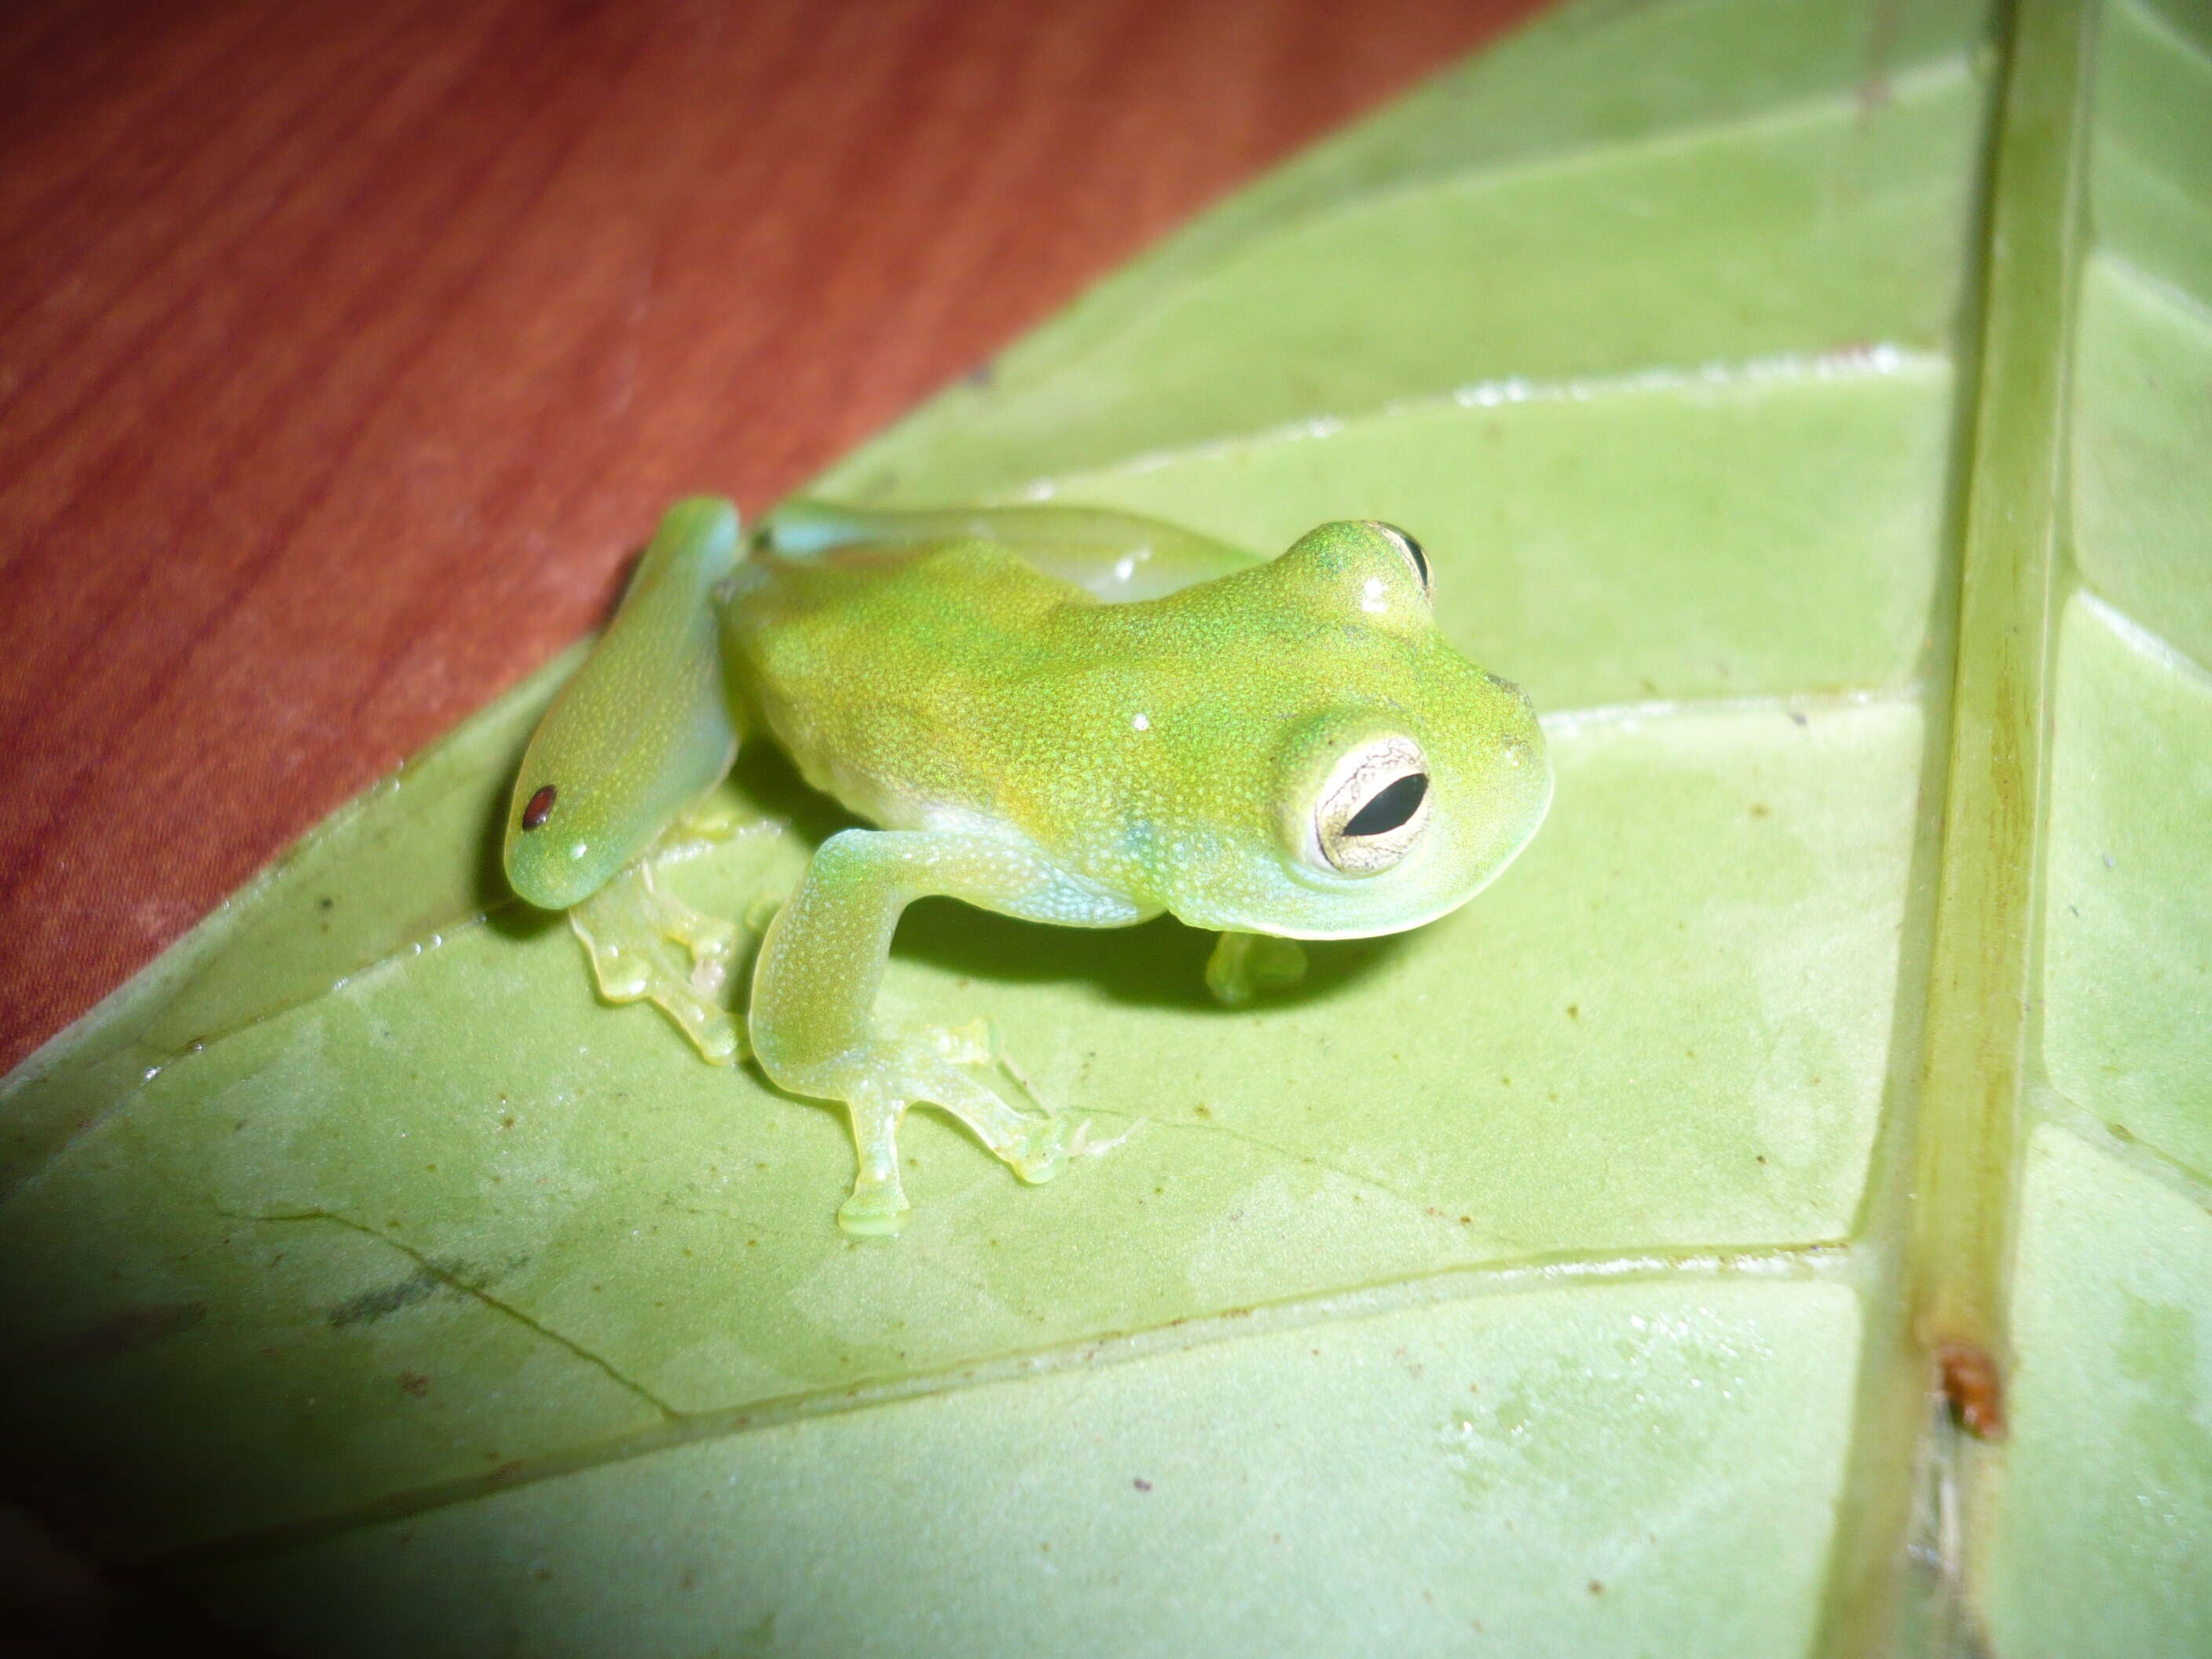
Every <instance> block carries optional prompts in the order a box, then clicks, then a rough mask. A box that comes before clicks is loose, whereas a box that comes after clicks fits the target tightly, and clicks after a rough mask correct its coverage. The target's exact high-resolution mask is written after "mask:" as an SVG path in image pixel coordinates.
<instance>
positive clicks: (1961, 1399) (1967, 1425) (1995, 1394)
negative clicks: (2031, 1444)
mask: <svg viewBox="0 0 2212 1659" xmlns="http://www.w3.org/2000/svg"><path fill="white" fill-rule="evenodd" d="M1936 1374H1937V1376H1938V1378H1939V1383H1938V1386H1939V1387H1940V1388H1941V1389H1942V1391H1943V1397H1944V1399H1946V1400H1947V1401H1949V1402H1950V1405H1951V1412H1952V1414H1953V1415H1954V1416H1955V1417H1956V1418H1957V1419H1959V1425H1960V1427H1961V1428H1963V1429H1965V1430H1966V1431H1967V1432H1968V1433H1969V1434H1972V1435H1974V1436H1976V1437H1978V1438H1980V1439H1983V1440H2002V1439H2003V1438H2004V1437H2005V1416H2004V1377H2003V1376H2002V1374H2000V1373H1999V1371H1998V1370H1997V1362H1996V1359H1995V1358H1992V1357H1991V1356H1990V1351H1989V1350H1988V1349H1987V1348H1984V1346H1982V1345H1981V1344H1980V1343H1978V1342H1946V1343H1944V1344H1943V1345H1942V1346H1940V1347H1939V1348H1937V1349H1936Z"/></svg>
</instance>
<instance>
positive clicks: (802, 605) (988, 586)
mask: <svg viewBox="0 0 2212 1659" xmlns="http://www.w3.org/2000/svg"><path fill="white" fill-rule="evenodd" d="M1096 603H1097V601H1096V600H1095V599H1092V598H1091V595H1090V594H1088V593H1086V592H1084V591H1083V590H1082V589H1080V588H1079V587H1076V586H1073V585H1072V584H1070V583H1067V582H1065V581H1061V580H1058V579H1056V578H1054V577H1052V576H1049V575H1047V574H1044V573H1043V572H1042V571H1040V570H1038V569H1036V568H1035V567H1034V566H1032V565H1030V564H1029V563H1028V562H1026V561H1024V559H1022V558H1021V557H1020V556H1018V555H1017V554H1015V553H1013V552H1012V551H1010V550H1007V549H1006V548H1004V547H1001V546H999V545H997V544H994V543H990V542H985V541H978V540H960V541H951V542H946V543H942V544H935V545H928V546H921V547H912V548H884V547H880V546H862V547H849V548H838V549H834V550H829V551H826V552H823V553H818V554H813V555H810V556H804V557H791V556H784V555H781V554H778V553H775V552H772V551H768V550H757V551H755V552H754V553H753V555H752V556H750V558H748V559H747V560H746V561H745V562H744V563H743V564H742V565H740V566H739V567H738V571H737V573H736V576H735V580H734V585H733V588H732V595H731V598H730V600H729V603H728V605H726V608H725V611H724V623H723V633H724V641H725V648H726V657H727V659H728V662H729V664H730V666H731V669H732V676H733V678H734V679H735V680H736V682H737V690H738V696H740V698H741V700H742V701H743V702H744V704H745V705H746V709H747V712H748V714H750V716H751V717H752V720H750V721H749V722H748V723H749V724H750V723H753V722H761V723H765V725H766V726H767V727H768V729H769V732H771V733H772V734H773V735H774V737H775V739H776V741H777V742H779V743H780V744H782V746H783V747H784V748H785V749H786V750H787V751H788V752H789V753H790V754H791V756H792V757H793V760H794V761H795V762H796V763H798V765H799V771H800V773H801V774H802V775H804V776H805V779H806V781H808V782H809V783H811V784H812V785H813V786H814V787H817V788H818V789H823V790H825V791H827V792H828V793H830V794H833V795H835V796H836V797H837V798H838V799H840V800H842V801H843V802H844V803H845V804H846V805H848V806H849V807H851V808H853V809H854V811H858V812H860V813H863V814H865V815H866V817H870V818H872V819H874V820H875V821H876V822H877V823H882V824H886V825H890V826H892V827H921V826H923V825H924V824H926V823H930V822H933V821H935V820H938V819H940V818H941V817H943V816H944V815H945V813H946V812H948V811H949V812H951V813H954V814H959V813H962V812H978V813H988V812H989V811H991V808H992V802H993V799H994V795H995V793H997V785H996V782H995V781H994V780H995V777H996V774H997V771H998V768H997V766H996V765H994V762H993V759H992V757H993V754H994V750H996V749H997V744H995V743H994V742H993V741H992V738H991V733H990V732H989V728H990V727H991V726H993V725H994V723H995V720H996V719H997V718H998V717H999V711H1002V710H1003V709H1004V708H1006V705H1007V697H1006V690H1007V688H1008V687H1010V686H1012V685H1014V684H1018V683H1019V682H1020V681H1022V680H1023V679H1024V678H1030V677H1033V676H1034V675H1036V673H1038V672H1039V671H1042V670H1043V669H1044V668H1046V667H1047V666H1048V663H1047V657H1048V647H1047V644H1046V642H1045V641H1044V638H1043V635H1044V630H1045V626H1046V623H1047V620H1048V617H1050V616H1051V614H1052V613H1053V612H1054V611H1057V610H1059V609H1060V608H1062V607H1064V606H1066V605H1081V606H1086V607H1087V606H1089V605H1094V604H1096Z"/></svg>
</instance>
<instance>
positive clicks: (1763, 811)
mask: <svg viewBox="0 0 2212 1659" xmlns="http://www.w3.org/2000/svg"><path fill="white" fill-rule="evenodd" d="M1751 815H1752V817H1755V818H1765V817H1773V816H1774V815H1773V813H1772V812H1771V811H1769V810H1768V808H1767V805H1766V803H1765V801H1763V800H1755V801H1753V802H1752V804H1751Z"/></svg>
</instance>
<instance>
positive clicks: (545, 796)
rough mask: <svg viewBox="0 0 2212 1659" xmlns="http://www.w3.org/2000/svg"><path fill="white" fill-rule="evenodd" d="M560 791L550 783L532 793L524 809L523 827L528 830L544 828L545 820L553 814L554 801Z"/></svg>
mask: <svg viewBox="0 0 2212 1659" xmlns="http://www.w3.org/2000/svg"><path fill="white" fill-rule="evenodd" d="M560 793H561V792H560V791H559V790H558V789H556V788H555V787H553V786H552V785H551V784H550V783H549V784H546V785H544V787H541V788H540V789H539V790H538V793H536V794H534V795H532V797H531V798H530V800H529V804H528V805H526V806H524V808H523V809H522V827H523V828H524V829H544V827H545V820H546V819H548V818H550V817H552V816H553V802H554V800H555V799H556V797H558V795H559V794H560Z"/></svg>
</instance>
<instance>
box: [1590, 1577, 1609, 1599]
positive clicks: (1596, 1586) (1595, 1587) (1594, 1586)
mask: <svg viewBox="0 0 2212 1659" xmlns="http://www.w3.org/2000/svg"><path fill="white" fill-rule="evenodd" d="M1589 1589H1590V1594H1591V1595H1604V1594H1605V1586H1604V1585H1603V1584H1602V1583H1599V1582H1598V1581H1597V1580H1596V1579H1595V1578H1593V1579H1591V1580H1590V1585H1589Z"/></svg>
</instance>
